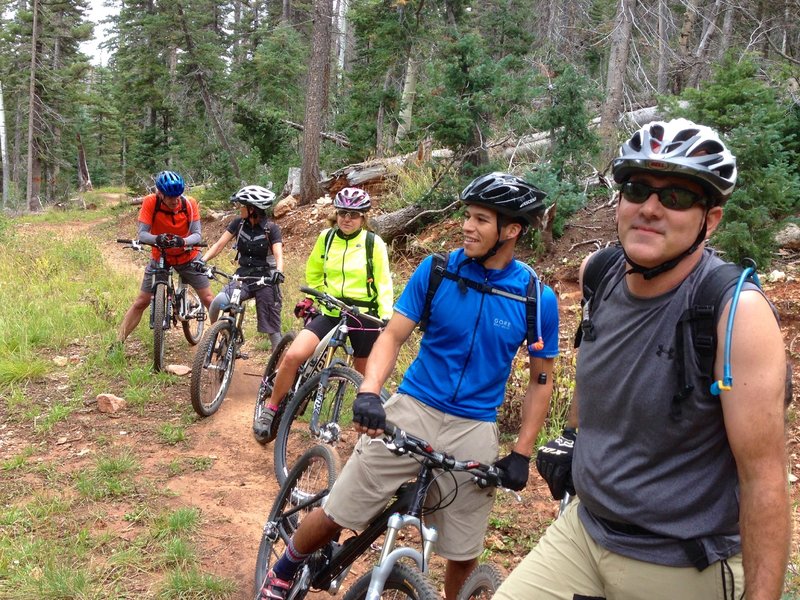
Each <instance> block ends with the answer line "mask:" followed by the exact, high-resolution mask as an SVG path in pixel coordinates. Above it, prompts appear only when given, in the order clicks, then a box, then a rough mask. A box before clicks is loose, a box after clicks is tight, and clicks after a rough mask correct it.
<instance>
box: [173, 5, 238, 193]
mask: <svg viewBox="0 0 800 600" xmlns="http://www.w3.org/2000/svg"><path fill="white" fill-rule="evenodd" d="M175 6H176V9H177V11H178V17H179V19H180V26H181V30H182V31H183V37H184V40H185V42H186V53H187V54H188V55H189V59H190V60H191V62H192V63H193V64H192V65H191V70H193V71H194V77H195V81H196V82H197V87H198V88H200V97H201V98H202V99H203V106H205V109H206V116H207V117H208V120H209V121H211V127H212V129H213V130H214V134H215V135H216V137H217V141H218V142H219V143H220V145H221V146H222V147H223V149H224V150H225V153H226V154H227V155H228V162H229V163H230V166H231V171H232V172H233V174H234V175H235V176H236V179H239V180H241V178H242V175H241V172H240V171H239V163H238V162H237V161H236V155H235V154H234V152H233V148H232V147H231V145H230V143H229V142H228V137H227V135H225V131H224V130H223V129H222V124H221V123H220V121H219V118H218V117H217V113H216V111H215V110H214V105H213V103H212V101H211V92H210V91H209V89H208V84H207V83H206V78H205V76H204V75H203V70H202V68H201V66H200V61H199V60H198V58H197V52H196V49H195V46H194V41H193V40H192V36H191V34H190V32H189V27H188V25H187V23H186V18H185V17H184V14H183V7H182V6H181V5H180V3H176V4H175Z"/></svg>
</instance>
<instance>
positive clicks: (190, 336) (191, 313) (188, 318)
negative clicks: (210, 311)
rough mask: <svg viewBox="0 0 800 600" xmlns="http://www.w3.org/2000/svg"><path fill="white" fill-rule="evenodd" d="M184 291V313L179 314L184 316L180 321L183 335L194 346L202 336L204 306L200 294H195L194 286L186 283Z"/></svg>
mask: <svg viewBox="0 0 800 600" xmlns="http://www.w3.org/2000/svg"><path fill="white" fill-rule="evenodd" d="M184 293H185V294H186V314H184V315H181V316H182V317H183V318H184V320H183V321H181V325H182V326H183V336H184V337H185V338H186V341H187V342H189V343H190V344H191V345H192V346H194V345H195V344H197V342H199V341H200V339H201V338H202V337H203V326H204V325H205V322H206V307H205V306H203V303H202V302H200V296H198V295H197V292H195V291H194V288H192V287H190V286H188V285H187V286H186V288H185V291H184Z"/></svg>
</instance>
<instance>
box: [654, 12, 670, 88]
mask: <svg viewBox="0 0 800 600" xmlns="http://www.w3.org/2000/svg"><path fill="white" fill-rule="evenodd" d="M667 19H668V10H667V1H666V0H658V72H657V74H656V91H657V92H658V93H659V94H661V95H662V96H663V95H665V94H666V93H667V92H668V91H669V73H668V70H669V40H668V39H667Z"/></svg>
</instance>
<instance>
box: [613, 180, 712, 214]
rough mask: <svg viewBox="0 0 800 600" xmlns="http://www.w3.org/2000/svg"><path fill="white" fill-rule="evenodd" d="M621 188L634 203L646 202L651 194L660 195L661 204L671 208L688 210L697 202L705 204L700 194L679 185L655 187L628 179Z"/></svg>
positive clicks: (628, 199) (623, 193)
mask: <svg viewBox="0 0 800 600" xmlns="http://www.w3.org/2000/svg"><path fill="white" fill-rule="evenodd" d="M621 189H622V195H623V196H625V199H626V200H627V201H628V202H633V203H634V204H644V203H645V202H646V201H647V199H648V198H649V197H650V195H651V194H656V195H658V201H659V202H661V205H662V206H663V207H664V208H668V209H670V210H687V209H690V208H692V206H694V205H695V204H705V198H703V196H701V195H700V194H695V193H694V192H693V191H691V190H687V189H684V188H679V187H665V188H655V187H651V186H649V185H647V184H646V183H642V182H641V181H626V182H625V183H623V184H622V188H621Z"/></svg>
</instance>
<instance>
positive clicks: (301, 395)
mask: <svg viewBox="0 0 800 600" xmlns="http://www.w3.org/2000/svg"><path fill="white" fill-rule="evenodd" d="M325 376H327V384H324V387H323V388H322V394H323V396H322V403H321V406H320V412H319V422H318V426H319V429H320V435H314V434H312V433H311V431H310V429H309V427H310V426H309V422H308V419H307V418H304V417H308V416H310V414H311V412H312V411H311V409H309V407H313V405H314V401H315V397H316V395H317V390H318V389H319V388H320V386H322V385H323V383H322V382H323V377H325ZM362 380H363V378H362V377H361V374H360V373H359V372H358V371H356V370H354V369H351V368H349V367H341V366H336V367H331V368H330V369H326V370H323V371H321V372H320V373H316V374H314V375H312V376H311V377H309V379H308V380H307V381H306V382H305V383H303V385H302V386H301V387H300V389H298V390H297V393H296V394H295V395H294V396H293V397H292V399H291V401H290V402H289V404H288V406H287V407H286V410H285V412H284V414H283V416H282V418H281V420H280V425H279V427H278V436H277V437H276V438H275V448H274V461H273V462H274V465H275V476H276V477H277V478H278V481H279V482H280V483H283V482H284V481H286V477H287V476H288V474H289V470H290V469H291V466H292V464H294V462H295V461H296V460H297V459H298V458H299V457H300V456H301V455H302V454H303V452H305V451H306V450H307V449H308V448H309V447H310V446H313V445H315V444H320V443H324V444H326V445H330V446H333V447H335V448H336V450H337V451H338V452H339V455H340V456H342V457H344V458H348V457H349V456H350V453H351V452H352V450H353V447H354V446H355V443H356V440H357V439H358V433H356V431H355V429H354V428H353V427H352V421H353V413H352V405H353V400H355V397H356V394H357V393H358V388H359V386H360V385H361V381H362Z"/></svg>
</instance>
